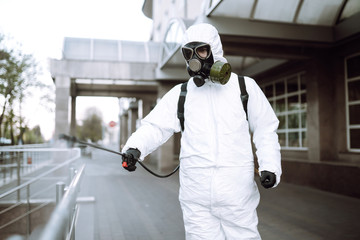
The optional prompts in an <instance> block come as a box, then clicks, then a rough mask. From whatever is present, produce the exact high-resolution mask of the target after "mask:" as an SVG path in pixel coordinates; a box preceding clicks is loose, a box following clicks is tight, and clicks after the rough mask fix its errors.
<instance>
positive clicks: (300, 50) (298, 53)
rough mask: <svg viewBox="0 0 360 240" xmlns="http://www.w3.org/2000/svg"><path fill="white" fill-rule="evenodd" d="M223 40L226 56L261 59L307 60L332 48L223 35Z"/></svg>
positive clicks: (328, 45)
mask: <svg viewBox="0 0 360 240" xmlns="http://www.w3.org/2000/svg"><path fill="white" fill-rule="evenodd" d="M221 40H222V44H223V49H224V54H225V55H228V56H248V57H259V58H278V59H295V60H305V59H309V58H312V57H313V56H315V55H316V54H318V53H321V52H323V51H326V49H328V48H329V47H330V44H322V45H319V44H317V45H316V46H314V45H308V44H303V43H300V42H293V41H291V42H285V41H273V40H270V41H269V40H268V39H254V38H244V37H237V36H228V35H221Z"/></svg>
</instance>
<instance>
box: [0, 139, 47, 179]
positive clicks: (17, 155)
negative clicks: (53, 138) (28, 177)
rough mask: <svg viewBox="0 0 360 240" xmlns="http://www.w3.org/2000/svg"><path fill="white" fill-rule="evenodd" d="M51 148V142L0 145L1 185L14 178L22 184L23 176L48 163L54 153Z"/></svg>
mask: <svg viewBox="0 0 360 240" xmlns="http://www.w3.org/2000/svg"><path fill="white" fill-rule="evenodd" d="M49 148H50V145H49V144H31V145H21V146H6V147H0V186H2V185H6V184H8V183H9V182H12V181H14V179H17V180H18V185H20V183H19V182H20V179H21V176H23V175H25V174H28V173H30V172H32V171H35V170H37V169H38V168H40V167H42V166H44V165H46V164H48V162H49V161H51V160H52V155H53V152H52V151H49V150H48V149H49ZM35 149H36V150H35ZM41 149H46V150H43V151H41Z"/></svg>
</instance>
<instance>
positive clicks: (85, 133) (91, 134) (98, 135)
mask: <svg viewBox="0 0 360 240" xmlns="http://www.w3.org/2000/svg"><path fill="white" fill-rule="evenodd" d="M102 122H103V121H102V116H101V112H100V111H99V110H98V109H97V108H95V107H92V108H89V109H87V110H86V116H85V119H84V121H83V124H82V126H78V127H77V136H78V138H79V139H81V140H83V141H87V140H90V141H91V142H94V143H96V142H98V141H99V140H102V139H103V136H102V135H103V134H102V126H103V124H102Z"/></svg>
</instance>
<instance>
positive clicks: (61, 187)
mask: <svg viewBox="0 0 360 240" xmlns="http://www.w3.org/2000/svg"><path fill="white" fill-rule="evenodd" d="M64 193H65V183H63V182H58V183H56V205H58V204H59V203H60V201H61V199H62V197H63V196H64Z"/></svg>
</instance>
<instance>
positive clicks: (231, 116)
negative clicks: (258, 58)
mask: <svg viewBox="0 0 360 240" xmlns="http://www.w3.org/2000/svg"><path fill="white" fill-rule="evenodd" d="M182 53H183V55H184V58H185V61H186V64H187V70H188V72H189V74H190V76H191V78H190V79H189V81H188V83H187V94H186V101H185V103H184V118H185V121H184V124H183V126H181V124H180V121H179V119H178V117H177V110H178V100H179V95H180V92H181V84H179V85H176V86H175V87H173V88H172V89H171V90H170V91H169V92H168V93H166V94H165V95H164V97H163V98H162V99H161V100H160V101H159V102H158V104H157V105H156V107H155V108H154V109H153V110H152V111H151V112H150V113H149V115H148V116H146V117H145V118H144V119H143V120H142V124H141V126H140V128H138V129H137V131H136V132H135V133H133V134H132V135H131V137H130V138H129V139H128V141H127V143H126V145H125V146H124V148H123V150H122V151H123V153H124V154H125V156H124V157H123V161H126V162H127V163H128V165H125V168H126V169H127V170H129V171H134V170H135V168H136V166H135V164H136V161H137V160H138V159H139V160H140V161H141V160H143V159H144V157H145V156H147V155H148V154H149V153H151V152H152V151H154V150H155V149H156V148H158V147H159V146H160V145H162V144H163V143H165V142H166V141H167V140H168V139H169V138H170V137H171V136H172V135H173V134H174V133H175V132H180V131H182V137H181V152H180V173H179V177H180V190H179V201H180V204H181V208H182V212H183V218H184V225H185V232H186V239H207V240H210V239H211V240H214V239H261V237H260V235H259V232H258V229H257V224H258V218H257V213H256V208H257V206H258V204H259V200H260V195H259V192H258V188H257V185H256V183H255V180H254V156H253V152H252V144H251V137H250V133H249V130H250V132H251V133H252V134H253V142H254V144H255V147H256V155H257V158H258V163H259V172H260V181H261V184H262V185H263V186H264V187H265V188H271V187H275V186H277V184H278V183H279V182H280V176H281V160H280V159H281V157H280V146H279V143H278V136H277V134H276V130H277V127H278V124H279V121H278V119H277V117H276V115H275V113H274V111H273V109H272V108H271V106H270V104H269V102H268V100H267V99H266V97H265V96H264V94H263V92H262V91H261V89H260V88H259V87H258V85H257V84H256V83H255V81H254V80H253V79H251V78H249V77H245V85H246V89H247V92H248V94H249V98H248V113H247V114H248V116H247V115H246V113H245V111H244V108H243V105H242V101H241V99H240V87H239V82H238V76H237V75H236V74H234V73H231V72H230V73H229V77H228V79H222V77H221V74H218V75H217V72H216V69H215V70H214V69H212V66H213V65H215V64H220V66H227V63H226V62H227V61H226V59H225V58H224V57H223V50H222V44H221V40H220V36H219V34H218V32H217V30H216V29H215V28H214V27H213V26H212V25H209V24H197V25H193V26H191V27H190V28H189V29H188V30H187V31H186V32H185V35H184V39H183V46H182ZM182 127H183V128H182Z"/></svg>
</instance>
